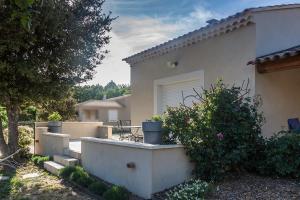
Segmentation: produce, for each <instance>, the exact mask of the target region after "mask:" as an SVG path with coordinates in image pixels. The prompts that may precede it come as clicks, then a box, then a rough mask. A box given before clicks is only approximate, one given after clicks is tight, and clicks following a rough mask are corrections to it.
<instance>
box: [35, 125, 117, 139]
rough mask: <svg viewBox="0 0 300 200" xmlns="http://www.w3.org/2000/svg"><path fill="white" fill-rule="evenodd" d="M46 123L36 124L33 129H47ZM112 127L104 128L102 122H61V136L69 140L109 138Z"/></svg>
mask: <svg viewBox="0 0 300 200" xmlns="http://www.w3.org/2000/svg"><path fill="white" fill-rule="evenodd" d="M47 126H48V123H47V122H36V123H35V127H36V128H37V127H47ZM111 132H112V127H111V126H104V125H103V122H63V123H62V134H68V135H70V139H71V140H74V139H79V138H80V137H99V138H111V135H112V134H111Z"/></svg>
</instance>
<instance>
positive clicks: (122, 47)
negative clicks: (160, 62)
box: [88, 6, 218, 84]
mask: <svg viewBox="0 0 300 200" xmlns="http://www.w3.org/2000/svg"><path fill="white" fill-rule="evenodd" d="M212 17H218V15H216V14H214V13H212V12H211V11H208V10H205V9H204V8H203V7H199V6H198V7H197V8H195V10H194V11H193V12H191V13H190V14H189V15H187V16H185V17H181V18H179V19H177V20H176V19H173V18H172V16H165V17H163V18H154V17H147V16H144V17H132V16H120V17H119V18H118V19H117V20H116V21H115V22H114V24H113V26H112V28H113V29H112V30H113V31H112V33H111V36H112V39H111V43H110V44H109V46H108V50H109V51H110V53H109V55H108V57H106V58H105V60H104V62H103V64H102V65H101V66H100V67H99V68H97V70H96V71H97V74H96V76H95V78H94V79H93V80H92V81H90V82H88V84H97V83H100V84H106V83H107V82H109V81H110V80H114V81H115V82H117V83H129V82H130V68H129V65H127V64H126V63H125V62H124V61H122V59H123V58H125V57H128V56H130V55H132V54H134V53H138V52H140V51H142V50H145V49H147V48H150V47H152V46H155V45H158V44H160V43H162V42H166V41H168V40H170V39H172V38H174V37H177V36H179V35H181V34H184V33H187V32H190V31H192V30H194V29H198V28H200V27H201V26H203V25H205V22H206V21H207V20H208V19H211V18H212Z"/></svg>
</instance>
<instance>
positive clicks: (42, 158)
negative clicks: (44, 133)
mask: <svg viewBox="0 0 300 200" xmlns="http://www.w3.org/2000/svg"><path fill="white" fill-rule="evenodd" d="M49 160H50V158H49V156H38V155H33V156H32V157H31V161H32V162H33V163H34V164H36V165H37V166H39V167H43V166H44V162H46V161H49Z"/></svg>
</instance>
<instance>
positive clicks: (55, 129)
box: [48, 112, 62, 133]
mask: <svg viewBox="0 0 300 200" xmlns="http://www.w3.org/2000/svg"><path fill="white" fill-rule="evenodd" d="M61 120H62V116H61V115H60V114H59V113H58V112H53V113H52V114H51V115H49V116H48V129H49V132H51V133H61V126H62V122H61Z"/></svg>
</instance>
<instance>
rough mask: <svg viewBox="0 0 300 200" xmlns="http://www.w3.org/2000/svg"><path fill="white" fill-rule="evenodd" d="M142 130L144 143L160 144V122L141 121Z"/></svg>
mask: <svg viewBox="0 0 300 200" xmlns="http://www.w3.org/2000/svg"><path fill="white" fill-rule="evenodd" d="M142 129H143V132H144V143H147V144H161V142H162V122H152V121H149V122H142Z"/></svg>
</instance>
